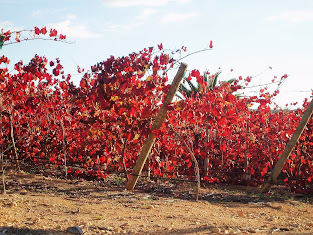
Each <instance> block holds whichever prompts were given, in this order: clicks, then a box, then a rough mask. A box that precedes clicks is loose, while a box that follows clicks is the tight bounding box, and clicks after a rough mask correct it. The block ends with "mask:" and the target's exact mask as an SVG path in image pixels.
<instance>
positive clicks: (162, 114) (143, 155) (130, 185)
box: [126, 63, 187, 190]
mask: <svg viewBox="0 0 313 235" xmlns="http://www.w3.org/2000/svg"><path fill="white" fill-rule="evenodd" d="M186 69H187V64H184V63H181V65H180V67H179V69H178V71H177V74H176V76H175V77H174V80H173V82H172V85H171V88H170V90H169V91H168V93H167V95H166V97H165V99H164V102H163V104H162V106H161V109H160V111H159V113H158V115H157V116H156V118H155V121H154V123H153V125H152V128H151V132H150V134H149V135H148V138H147V139H146V141H145V143H144V145H143V147H142V149H141V152H140V154H139V157H138V160H137V162H136V165H135V166H134V169H133V171H132V173H131V175H130V178H129V180H128V181H127V184H126V189H128V190H133V189H134V187H135V185H136V183H137V180H138V177H139V175H140V174H141V171H142V168H143V166H144V164H145V162H146V160H147V157H148V155H149V153H150V151H151V148H152V145H153V143H154V141H155V136H154V134H153V132H152V131H153V130H155V129H159V128H160V127H161V125H162V122H163V121H164V119H165V118H166V113H167V106H168V105H169V104H170V103H171V102H172V100H173V97H174V95H175V93H176V92H177V89H178V86H179V84H180V82H181V80H182V78H183V75H184V72H185V71H186Z"/></svg>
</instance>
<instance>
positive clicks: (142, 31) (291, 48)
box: [0, 0, 313, 105]
mask: <svg viewBox="0 0 313 235" xmlns="http://www.w3.org/2000/svg"><path fill="white" fill-rule="evenodd" d="M0 4H1V5H0V6H1V10H2V11H1V14H0V29H1V28H4V30H8V29H11V30H20V29H31V28H33V27H34V26H38V27H40V28H41V27H43V26H47V27H53V28H55V29H57V30H58V31H59V32H60V33H63V34H66V35H67V38H68V40H69V41H75V43H74V44H71V45H68V44H63V43H55V42H47V41H35V42H23V43H20V44H14V45H9V46H5V47H3V49H2V50H0V54H4V55H6V56H7V57H9V58H10V59H11V61H12V63H15V62H18V61H19V60H20V59H23V60H24V61H25V62H27V61H29V59H30V58H31V57H33V56H34V55H35V54H39V55H43V56H46V57H47V58H48V59H50V60H53V59H55V58H57V57H59V58H60V59H61V62H62V63H63V65H64V67H65V72H66V73H72V74H76V73H77V72H76V64H78V65H79V66H81V67H84V68H85V69H89V68H90V66H91V65H93V64H95V63H97V62H99V61H103V60H105V59H106V58H108V57H109V56H110V55H114V56H123V55H128V54H129V53H131V52H137V51H139V50H141V49H143V48H145V47H150V46H156V45H157V44H159V43H161V42H162V43H163V45H164V47H166V48H169V49H177V48H181V46H186V47H187V49H188V52H193V51H196V50H201V49H203V48H205V47H206V46H207V45H208V43H209V42H210V40H213V42H214V43H213V45H214V48H213V50H212V51H207V52H203V53H201V54H196V55H193V56H191V57H189V58H186V59H185V60H184V62H186V63H187V64H188V65H189V69H194V68H196V69H199V70H200V71H203V70H205V69H209V71H211V72H212V73H214V72H216V71H217V70H218V68H219V67H220V68H221V70H222V71H223V73H222V75H223V76H222V79H228V78H232V77H238V76H240V75H242V76H244V77H246V76H249V75H251V76H253V75H256V74H259V73H260V72H262V71H264V70H265V69H266V68H268V66H271V67H273V70H266V71H265V72H264V73H263V74H261V75H260V76H258V77H256V78H255V79H254V84H263V83H267V82H269V81H270V80H272V78H273V77H274V76H275V75H276V76H279V77H280V76H282V75H284V74H285V73H286V74H288V75H290V76H289V78H288V80H287V82H286V83H285V84H284V86H283V87H282V89H281V94H280V95H279V97H277V102H279V103H280V104H281V105H283V104H284V103H286V102H294V101H301V100H302V99H303V98H304V97H308V98H309V97H310V94H311V92H310V89H313V74H312V68H313V1H312V0H297V1H295V0H262V1H260V0H236V1H234V0H90V1H86V0H62V1H60V0H55V1H42V0H0ZM230 69H233V72H232V73H230ZM172 73H173V74H174V73H175V71H173V72H172ZM73 78H74V79H76V81H78V79H79V76H73ZM250 90H252V89H250ZM298 91H304V92H298Z"/></svg>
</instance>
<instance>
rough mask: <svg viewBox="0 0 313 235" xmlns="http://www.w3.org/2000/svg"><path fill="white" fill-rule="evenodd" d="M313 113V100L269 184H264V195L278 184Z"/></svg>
mask: <svg viewBox="0 0 313 235" xmlns="http://www.w3.org/2000/svg"><path fill="white" fill-rule="evenodd" d="M312 113H313V99H312V101H311V103H310V104H309V106H308V108H307V109H306V111H305V112H304V114H303V117H302V119H301V121H300V123H299V125H298V127H297V129H296V131H295V132H294V134H293V135H292V137H291V139H290V140H289V142H288V144H287V146H286V148H285V150H284V152H283V153H282V155H281V156H280V158H279V160H278V162H277V163H276V165H275V167H274V169H273V171H272V173H271V175H270V176H269V178H268V180H267V182H266V183H265V184H264V187H263V189H262V192H263V193H266V192H268V191H269V190H270V188H271V187H272V185H273V184H274V183H276V180H277V177H278V176H279V174H280V172H281V169H282V168H283V166H284V164H285V163H286V161H287V159H288V157H289V155H290V153H291V151H292V150H293V148H294V147H295V145H296V143H297V142H298V140H299V138H300V136H301V134H302V132H303V130H304V128H305V126H306V124H307V123H308V121H309V119H310V117H311V115H312Z"/></svg>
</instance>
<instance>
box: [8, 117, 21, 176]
mask: <svg viewBox="0 0 313 235" xmlns="http://www.w3.org/2000/svg"><path fill="white" fill-rule="evenodd" d="M10 128H11V131H10V133H11V140H12V144H13V149H14V153H15V155H14V161H15V166H16V170H17V171H20V165H19V163H18V162H19V159H18V153H17V149H16V145H15V139H14V127H13V114H12V113H11V114H10Z"/></svg>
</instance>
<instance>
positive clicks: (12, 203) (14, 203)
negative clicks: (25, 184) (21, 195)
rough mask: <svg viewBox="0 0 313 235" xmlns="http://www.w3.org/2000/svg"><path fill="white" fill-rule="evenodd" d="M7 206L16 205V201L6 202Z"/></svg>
mask: <svg viewBox="0 0 313 235" xmlns="http://www.w3.org/2000/svg"><path fill="white" fill-rule="evenodd" d="M7 206H8V207H11V208H12V207H17V203H16V202H9V203H8V204H7Z"/></svg>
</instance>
